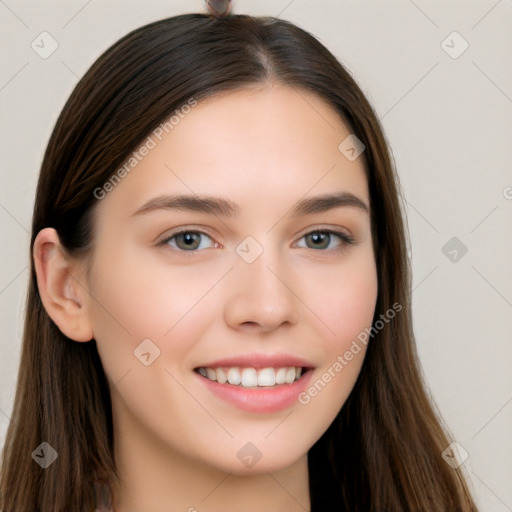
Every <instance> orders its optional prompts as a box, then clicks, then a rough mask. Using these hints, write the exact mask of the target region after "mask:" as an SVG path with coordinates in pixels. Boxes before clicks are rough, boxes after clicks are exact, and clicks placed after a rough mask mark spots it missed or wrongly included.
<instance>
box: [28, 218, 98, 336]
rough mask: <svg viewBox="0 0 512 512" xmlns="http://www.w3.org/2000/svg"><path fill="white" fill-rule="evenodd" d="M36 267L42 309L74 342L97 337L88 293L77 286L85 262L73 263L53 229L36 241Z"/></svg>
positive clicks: (40, 234) (38, 235) (81, 286)
mask: <svg viewBox="0 0 512 512" xmlns="http://www.w3.org/2000/svg"><path fill="white" fill-rule="evenodd" d="M32 256H33V258H34V266H35V271H36V274H37V285H38V288H39V295H40V297H41V301H42V302H43V306H44V308H45V309H46V311H47V313H48V315H49V316H50V318H51V319H52V320H53V321H54V322H55V324H56V325H57V327H58V328H59V329H60V330H61V331H62V333H63V334H65V335H66V336H67V337H68V338H70V339H72V340H75V341H90V340H91V339H92V338H93V337H94V333H93V330H92V324H91V322H90V318H89V315H88V311H87V304H88V301H87V299H88V297H89V294H88V292H87V290H86V289H85V288H84V287H83V285H82V284H81V283H79V282H78V280H77V279H78V275H79V274H80V270H81V267H82V266H83V262H80V261H78V260H75V259H72V258H71V257H70V256H69V255H68V254H67V251H66V250H65V249H64V247H62V245H61V243H60V240H59V235H58V234H57V231H55V229H53V228H44V229H42V230H41V231H40V232H39V233H38V234H37V236H36V239H35V240H34V248H33V254H32Z"/></svg>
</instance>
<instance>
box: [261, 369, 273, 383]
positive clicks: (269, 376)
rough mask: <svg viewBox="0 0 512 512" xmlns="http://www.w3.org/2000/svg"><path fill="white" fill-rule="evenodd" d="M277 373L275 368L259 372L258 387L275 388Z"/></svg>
mask: <svg viewBox="0 0 512 512" xmlns="http://www.w3.org/2000/svg"><path fill="white" fill-rule="evenodd" d="M275 383H276V373H275V370H274V368H262V369H261V370H260V371H259V372H258V386H274V385H275Z"/></svg>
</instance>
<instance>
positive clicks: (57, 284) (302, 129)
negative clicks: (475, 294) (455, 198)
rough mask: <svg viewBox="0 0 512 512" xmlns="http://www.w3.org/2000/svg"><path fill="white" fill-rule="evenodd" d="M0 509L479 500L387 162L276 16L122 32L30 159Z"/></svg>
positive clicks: (350, 96) (313, 49)
mask: <svg viewBox="0 0 512 512" xmlns="http://www.w3.org/2000/svg"><path fill="white" fill-rule="evenodd" d="M31 251H32V255H33V260H32V268H31V281H30V289H29V294H28V302H27V316H26V324H25V331H24V342H23V348H22V357H21V364H20V372H19V380H18V387H17V395H16V399H15V405H14V411H13V421H12V423H11V426H10V428H9V431H8V435H7V439H6V443H5V448H4V454H3V464H2V473H1V487H0V491H1V501H0V509H1V510H2V511H5V512H7V511H9V512H11V511H22V510H40V511H50V510H51V511H55V510H58V511H64V510H66V511H69V510H73V511H75V510H88V511H89V510H92V509H94V508H96V509H98V510H109V509H112V510H115V511H117V512H128V511H135V510H137V511H140V510H147V511H151V512H157V511H164V510H165V511H169V510H172V511H175V510H176V511H177V510H189V511H193V510H197V511H199V512H200V511H202V510H208V511H209V512H216V511H217V510H223V511H231V510H232V511H237V512H242V511H243V510H266V511H270V512H272V511H283V510H286V511H287V512H293V511H295V510H310V511H323V512H325V511H338V510H347V511H351V512H352V511H363V510H364V511H369V510H371V511H393V512H395V511H427V510H428V511H429V512H431V511H439V512H440V511H447V510H450V511H452V510H453V511H455V510H458V511H459V510H460V511H475V510H476V507H475V505H474V503H473V501H472V498H471V496H470V494H469V492H468V489H467V486H466V483H465V482H464V479H463V477H462V474H461V472H460V470H459V469H452V468H451V467H450V466H449V465H448V464H446V462H445V461H444V460H443V458H442V456H441V453H442V452H443V450H445V449H446V447H447V446H448V445H449V444H450V441H449V439H448V436H447V434H446V433H445V431H444V429H443V427H442V425H441V423H440V420H439V419H438V417H437V416H436V413H435V412H434V409H433V405H432V404H431V403H430V400H429V398H428V395H427V393H426V391H425V387H424V384H423V382H422V379H421V375H420V370H419V364H418V361H417V356H416V352H415V345H414V335H413V332H412V327H411V304H410V278H409V267H408V261H407V254H406V239H405V234H404V225H403V222H402V215H401V210H400V203H399V194H398V183H397V180H396V177H395V174H394V171H393V167H392V163H391V158H390V155H389V151H388V149H387V145H386V142H385V138H384V135H383V133H382V129H381V127H380V125H379V123H378V120H377V118H376V116H375V114H374V112H373V111H372V108H371V106H370V105H369V103H368V101H367V100H366V99H365V97H364V95H363V93H362V92H361V90H360V89H359V87H358V86H357V85H356V83H355V81H354V80H353V79H352V78H351V77H350V75H349V74H348V73H347V71H346V70H345V69H344V68H343V67H342V66H341V64H340V63H339V62H338V61H337V60H336V59H335V58H334V56H333V55H332V54H330V53H329V51H328V50H327V49H326V48H325V47H324V46H322V45H321V44H320V43H319V42H318V41H317V40H316V39H315V38H313V37H312V36H311V35H309V34H308V33H306V32H304V31H303V30H301V29H299V28H298V27H296V26H294V25H293V24H291V23H288V22H285V21H282V20H278V19H275V18H258V17H250V16H242V15H239V16H235V15H226V16H221V17H209V16H207V15H201V14H190V15H183V16H177V17H173V18H169V19H165V20H161V21H158V22H155V23H152V24H149V25H147V26H144V27H141V28H139V29H137V30H134V31H133V32H131V33H130V34H128V35H126V36H125V37H123V38H122V39H121V40H120V41H118V42H117V43H116V44H114V45H113V46H112V47H111V48H110V49H109V50H107V51H106V52H105V53H104V54H103V55H102V56H101V57H100V58H99V59H98V60H97V62H96V63H95V64H94V65H93V66H92V67H91V69H90V70H89V71H88V72H87V73H86V75H85V76H84V77H83V78H82V80H81V81H80V83H79V84H78V85H77V87H76V88H75V90H74V92H73V94H72V95H71V97H70V98H69V100H68V102H67V104H66V105H65V107H64V109H63V111H62V113H61V116H60V118H59V119H58V121H57V124H56V126H55V128H54V131H53V134H52V136H51V139H50V142H49V144H48V148H47V150H46V154H45V156H44V160H43V164H42V168H41V173H40V179H39V184H38V189H37V193H36V204H35V210H34V217H33V226H32V238H31Z"/></svg>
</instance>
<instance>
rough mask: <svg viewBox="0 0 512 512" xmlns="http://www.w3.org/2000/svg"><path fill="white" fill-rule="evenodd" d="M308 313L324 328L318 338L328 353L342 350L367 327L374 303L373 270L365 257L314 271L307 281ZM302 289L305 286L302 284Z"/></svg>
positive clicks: (374, 285)
mask: <svg viewBox="0 0 512 512" xmlns="http://www.w3.org/2000/svg"><path fill="white" fill-rule="evenodd" d="M308 281H309V282H310V283H314V286H311V284H309V285H307V290H308V291H307V296H308V298H309V302H310V304H311V309H312V310H313V311H314V313H315V314H316V315H317V317H318V318H319V319H321V320H322V323H323V325H324V327H325V329H323V331H324V332H325V334H324V335H323V336H322V338H323V339H324V340H326V343H327V345H326V346H327V347H328V348H329V349H331V350H336V351H339V350H346V349H345V347H346V346H347V345H350V343H351V341H352V340H353V339H354V338H356V337H357V335H358V334H359V333H360V332H361V331H364V329H365V328H367V327H369V326H370V325H371V323H372V320H373V315H374V312H375V305H376V301H377V292H378V283H377V270H376V266H375V262H374V260H373V256H371V255H370V254H366V253H361V254H358V255H357V257H354V258H352V259H351V260H347V262H346V264H343V265H340V266H339V267H338V268H337V269H336V270H335V271H333V270H332V269H328V268H326V269H322V270H321V271H319V270H318V269H317V270H316V272H315V275H314V279H313V275H311V276H310V279H309V280H308ZM305 286H306V284H305Z"/></svg>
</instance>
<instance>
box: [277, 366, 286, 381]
mask: <svg viewBox="0 0 512 512" xmlns="http://www.w3.org/2000/svg"><path fill="white" fill-rule="evenodd" d="M285 382H286V368H278V370H277V371H276V384H284V383H285Z"/></svg>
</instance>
